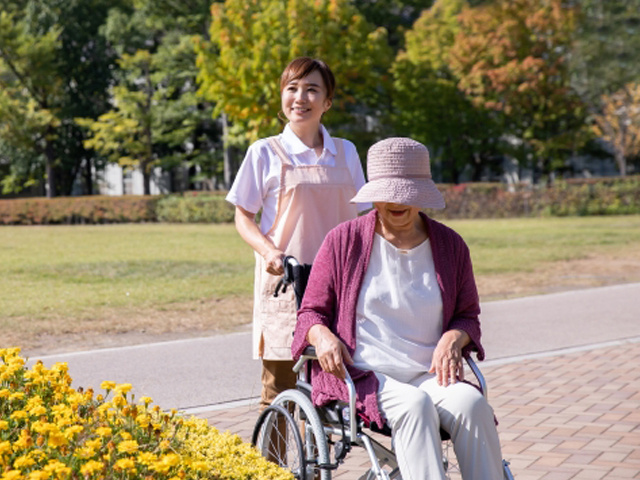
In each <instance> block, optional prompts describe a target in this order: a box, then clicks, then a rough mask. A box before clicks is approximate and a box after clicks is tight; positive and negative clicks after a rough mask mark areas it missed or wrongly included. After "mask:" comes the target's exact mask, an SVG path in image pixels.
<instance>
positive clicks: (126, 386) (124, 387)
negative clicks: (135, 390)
mask: <svg viewBox="0 0 640 480" xmlns="http://www.w3.org/2000/svg"><path fill="white" fill-rule="evenodd" d="M131 388H132V386H131V384H130V383H121V384H119V385H116V388H115V392H116V393H125V394H126V393H128V392H130V391H131Z"/></svg>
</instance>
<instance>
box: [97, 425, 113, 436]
mask: <svg viewBox="0 0 640 480" xmlns="http://www.w3.org/2000/svg"><path fill="white" fill-rule="evenodd" d="M111 431H112V430H111V429H110V428H109V427H98V428H96V434H98V435H100V436H101V437H109V436H111Z"/></svg>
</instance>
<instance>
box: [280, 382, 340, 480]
mask: <svg viewBox="0 0 640 480" xmlns="http://www.w3.org/2000/svg"><path fill="white" fill-rule="evenodd" d="M272 405H277V406H280V407H282V408H284V409H285V410H286V411H287V412H289V413H290V415H291V417H292V418H293V419H294V420H295V423H296V424H297V425H299V426H300V430H299V431H300V433H301V438H302V444H303V448H304V462H302V463H304V464H305V469H304V472H303V475H302V476H300V477H296V478H300V479H301V480H314V479H318V478H319V479H320V480H331V470H330V460H329V446H328V444H327V436H326V434H325V432H324V427H323V425H322V422H321V421H320V417H319V416H318V412H316V409H315V407H314V406H313V404H312V403H311V400H310V399H309V397H307V396H306V395H305V394H304V393H302V392H301V391H299V390H286V391H284V392H282V393H281V394H280V395H278V396H277V397H276V399H275V400H274V401H273V404H272ZM294 474H295V472H294Z"/></svg>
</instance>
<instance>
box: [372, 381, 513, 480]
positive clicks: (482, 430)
mask: <svg viewBox="0 0 640 480" xmlns="http://www.w3.org/2000/svg"><path fill="white" fill-rule="evenodd" d="M376 376H377V377H378V380H379V381H380V387H379V389H378V401H379V405H380V409H381V411H382V413H383V414H384V416H385V417H386V419H387V421H388V422H389V426H390V427H391V429H392V438H393V445H394V450H395V452H396V457H397V459H398V465H399V467H400V473H401V474H402V478H403V480H427V479H428V480H444V479H445V474H444V469H443V466H442V442H441V440H440V433H439V432H440V426H442V428H443V429H444V430H445V431H447V432H449V435H450V436H451V440H452V442H453V447H454V450H455V453H456V457H457V459H458V464H459V465H460V471H461V473H462V478H463V479H464V480H497V479H501V478H502V477H503V474H502V453H501V451H500V440H499V438H498V432H497V430H496V425H495V421H494V415H493V409H492V408H491V406H490V405H489V404H488V403H487V401H486V400H485V398H484V397H483V396H482V394H481V393H480V392H479V391H478V390H477V389H476V388H474V387H472V386H471V385H469V384H466V383H456V384H454V385H450V386H448V387H441V386H440V385H438V383H437V380H436V379H435V378H434V376H433V375H431V374H423V375H419V376H418V377H416V378H414V379H412V380H411V381H410V382H407V383H404V382H399V381H397V380H394V379H393V378H391V377H389V376H386V375H382V374H379V373H376Z"/></svg>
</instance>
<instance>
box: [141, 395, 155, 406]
mask: <svg viewBox="0 0 640 480" xmlns="http://www.w3.org/2000/svg"><path fill="white" fill-rule="evenodd" d="M140 401H141V402H142V403H144V404H145V406H146V405H149V404H150V403H153V400H152V399H151V397H142V398H141V399H140Z"/></svg>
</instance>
